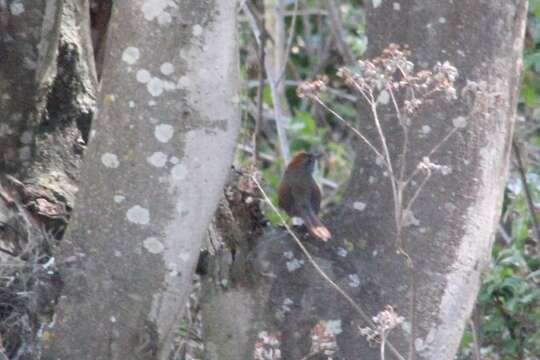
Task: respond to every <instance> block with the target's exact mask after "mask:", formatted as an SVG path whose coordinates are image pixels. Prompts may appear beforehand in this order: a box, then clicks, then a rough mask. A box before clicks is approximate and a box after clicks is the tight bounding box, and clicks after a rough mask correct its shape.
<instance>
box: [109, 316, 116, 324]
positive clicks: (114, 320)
mask: <svg viewBox="0 0 540 360" xmlns="http://www.w3.org/2000/svg"><path fill="white" fill-rule="evenodd" d="M110 320H111V322H112V323H113V324H114V323H115V322H116V318H115V317H114V316H111V318H110Z"/></svg>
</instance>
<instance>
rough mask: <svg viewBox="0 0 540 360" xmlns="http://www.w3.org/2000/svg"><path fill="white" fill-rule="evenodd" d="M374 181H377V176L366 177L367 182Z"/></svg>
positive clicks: (373, 182) (372, 182)
mask: <svg viewBox="0 0 540 360" xmlns="http://www.w3.org/2000/svg"><path fill="white" fill-rule="evenodd" d="M376 182H377V178H376V177H374V176H370V177H369V178H368V183H369V184H375V183H376Z"/></svg>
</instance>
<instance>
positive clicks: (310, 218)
mask: <svg viewBox="0 0 540 360" xmlns="http://www.w3.org/2000/svg"><path fill="white" fill-rule="evenodd" d="M302 220H304V224H305V225H306V227H307V229H308V231H309V233H310V234H311V235H313V236H315V237H317V238H319V239H321V240H322V241H328V240H330V238H331V237H332V234H330V231H329V230H328V228H327V227H326V226H324V224H323V223H322V222H321V220H319V218H318V217H317V215H316V214H315V213H314V212H313V211H308V212H307V214H305V216H302Z"/></svg>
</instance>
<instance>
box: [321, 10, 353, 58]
mask: <svg viewBox="0 0 540 360" xmlns="http://www.w3.org/2000/svg"><path fill="white" fill-rule="evenodd" d="M327 1H328V15H329V18H330V26H331V27H332V33H333V35H334V39H335V40H336V44H337V47H338V50H339V52H340V53H341V56H343V58H344V59H345V62H346V63H348V64H352V63H354V55H353V53H352V51H351V48H350V47H349V45H348V44H347V42H346V41H345V32H344V30H343V23H342V21H341V16H340V15H339V9H338V6H337V4H336V2H335V0H327Z"/></svg>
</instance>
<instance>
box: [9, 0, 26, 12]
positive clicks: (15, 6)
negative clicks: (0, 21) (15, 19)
mask: <svg viewBox="0 0 540 360" xmlns="http://www.w3.org/2000/svg"><path fill="white" fill-rule="evenodd" d="M9 11H10V12H11V14H12V15H14V16H19V15H21V14H22V13H23V12H24V4H23V3H22V2H21V1H19V0H17V1H14V2H12V3H11V5H9Z"/></svg>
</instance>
